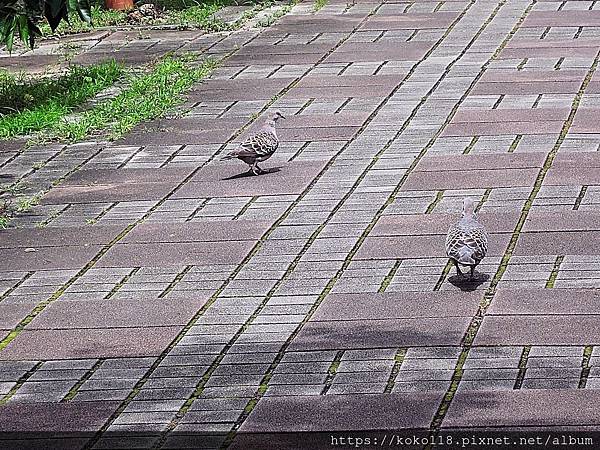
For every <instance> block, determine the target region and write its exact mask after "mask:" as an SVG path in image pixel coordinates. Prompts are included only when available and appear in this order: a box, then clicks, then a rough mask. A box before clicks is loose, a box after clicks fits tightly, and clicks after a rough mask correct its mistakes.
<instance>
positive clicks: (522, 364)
mask: <svg viewBox="0 0 600 450" xmlns="http://www.w3.org/2000/svg"><path fill="white" fill-rule="evenodd" d="M530 352H531V345H526V346H524V347H523V351H522V352H521V357H520V358H519V372H518V373H517V379H516V380H515V385H514V386H513V390H515V389H521V387H522V386H523V381H524V380H525V375H526V373H527V361H528V360H529V353H530Z"/></svg>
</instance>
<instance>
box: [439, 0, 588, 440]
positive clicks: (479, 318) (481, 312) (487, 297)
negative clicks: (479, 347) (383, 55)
mask: <svg viewBox="0 0 600 450" xmlns="http://www.w3.org/2000/svg"><path fill="white" fill-rule="evenodd" d="M534 3H535V0H534V1H533V2H532V3H531V4H530V6H529V8H528V9H526V11H525V13H524V16H523V17H525V16H526V15H528V14H529V11H530V10H531V7H532V6H533V4H534ZM520 23H522V20H521V21H520V22H519V24H520ZM519 24H517V26H516V27H517V28H518V26H519ZM513 34H514V33H511V34H509V36H507V40H506V41H505V42H508V40H510V39H511V37H512V35H513ZM599 60H600V51H599V52H597V53H596V57H595V58H594V61H593V63H592V65H591V67H590V69H589V70H588V72H587V73H586V76H585V78H584V80H583V81H582V83H581V86H580V88H579V90H578V92H577V94H576V95H575V98H574V99H573V102H572V105H571V110H570V112H569V116H568V117H567V119H566V120H565V121H564V124H563V127H562V129H561V132H560V134H559V136H558V138H557V140H556V143H555V144H554V146H553V148H552V150H550V152H549V153H548V155H547V157H546V160H545V162H544V164H543V166H542V168H541V169H540V171H539V173H538V175H537V177H536V180H535V183H534V185H533V188H532V191H531V193H530V195H529V197H528V199H527V201H526V202H525V205H524V206H523V209H522V211H521V215H520V217H519V221H518V222H517V225H516V227H515V230H514V231H513V233H512V235H511V239H510V241H509V243H508V246H507V249H506V251H505V252H504V255H503V256H502V259H501V262H500V265H499V267H498V270H497V271H496V273H495V275H494V277H493V278H492V280H491V283H490V285H489V287H488V288H487V290H486V292H485V294H484V298H483V300H482V301H481V303H480V305H479V308H478V311H477V313H476V314H475V316H474V317H473V319H472V320H471V323H470V324H469V326H468V327H467V331H466V333H465V336H464V338H463V342H462V344H461V345H462V346H463V351H464V352H465V353H466V356H468V353H469V351H470V349H471V346H472V345H473V342H474V340H475V337H476V335H477V332H478V331H479V329H480V327H481V323H482V322H483V317H484V316H485V313H486V311H487V309H488V308H489V305H490V304H491V302H492V300H493V298H494V296H495V293H496V289H497V287H498V284H499V282H500V280H501V279H502V276H503V275H504V273H505V271H506V269H507V267H508V263H509V262H510V259H511V257H512V253H513V251H514V248H515V246H516V243H517V240H518V238H519V236H520V233H521V230H522V228H523V225H524V224H525V220H526V219H527V216H528V214H529V210H530V209H531V205H532V204H533V202H534V200H535V198H536V196H537V194H538V193H539V191H540V189H541V186H542V182H543V181H544V178H545V176H546V174H547V173H548V171H549V170H550V167H551V166H552V163H553V161H554V158H555V157H556V154H557V153H558V150H559V148H560V146H561V145H562V143H563V141H564V139H565V137H566V135H567V134H568V131H569V128H570V127H571V124H572V122H573V119H574V117H575V114H576V113H577V109H578V107H579V104H580V101H581V97H582V96H583V94H584V92H585V89H586V88H587V86H588V84H589V82H590V80H591V78H592V76H593V75H594V73H595V71H596V69H597V67H598V63H599ZM463 364H464V361H463V363H461V360H460V359H459V361H458V362H457V365H456V368H455V373H462V366H463ZM457 382H458V383H460V377H458V380H457ZM448 393H450V391H448ZM453 398H454V393H452V394H451V395H449V396H447V397H445V398H444V400H442V403H441V405H440V409H439V410H438V414H436V416H435V417H434V420H433V421H432V427H433V424H434V423H436V424H438V427H439V426H441V423H442V422H443V419H444V417H445V411H447V408H448V407H449V403H451V402H452V399H453ZM446 402H447V403H448V405H445V403H446ZM443 408H445V410H443ZM434 431H435V432H437V431H438V428H434Z"/></svg>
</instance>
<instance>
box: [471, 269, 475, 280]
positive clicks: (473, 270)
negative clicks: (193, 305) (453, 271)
mask: <svg viewBox="0 0 600 450" xmlns="http://www.w3.org/2000/svg"><path fill="white" fill-rule="evenodd" d="M474 278H475V266H471V281H472V280H473V279H474Z"/></svg>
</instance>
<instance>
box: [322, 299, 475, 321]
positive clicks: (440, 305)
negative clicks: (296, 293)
mask: <svg viewBox="0 0 600 450" xmlns="http://www.w3.org/2000/svg"><path fill="white" fill-rule="evenodd" d="M480 300H481V295H480V294H479V293H477V292H470V293H460V294H458V293H449V292H448V293H446V292H427V293H425V292H423V293H410V294H409V293H382V294H330V295H328V296H327V297H326V298H325V300H324V301H323V302H322V303H321V305H320V306H319V308H318V309H317V311H316V312H315V313H314V314H313V316H312V317H311V321H331V320H362V319H366V320H369V319H378V318H386V319H396V318H414V317H419V318H425V317H447V316H448V311H449V310H450V311H452V315H454V316H472V315H473V314H475V312H476V311H477V307H478V306H479V302H480Z"/></svg>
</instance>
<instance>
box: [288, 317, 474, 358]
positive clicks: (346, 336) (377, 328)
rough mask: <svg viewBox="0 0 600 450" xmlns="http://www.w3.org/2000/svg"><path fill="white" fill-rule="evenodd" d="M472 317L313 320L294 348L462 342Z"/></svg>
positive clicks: (300, 334)
mask: <svg viewBox="0 0 600 450" xmlns="http://www.w3.org/2000/svg"><path fill="white" fill-rule="evenodd" d="M469 321H470V317H456V318H452V319H451V320H448V319H427V318H419V319H383V320H364V319H363V320H353V321H337V320H336V321H328V322H309V323H308V324H307V325H305V326H304V328H303V329H302V330H301V331H300V333H299V334H298V335H297V336H296V338H295V339H294V340H293V341H292V343H291V345H290V350H292V351H298V350H327V349H330V348H336V349H360V348H372V347H410V346H421V345H458V344H459V343H460V341H461V339H462V337H463V334H464V332H465V330H466V329H467V326H468V323H469Z"/></svg>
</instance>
